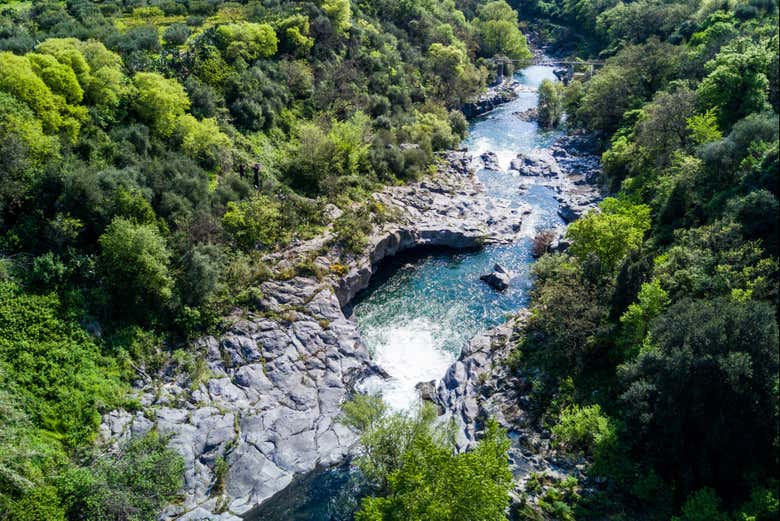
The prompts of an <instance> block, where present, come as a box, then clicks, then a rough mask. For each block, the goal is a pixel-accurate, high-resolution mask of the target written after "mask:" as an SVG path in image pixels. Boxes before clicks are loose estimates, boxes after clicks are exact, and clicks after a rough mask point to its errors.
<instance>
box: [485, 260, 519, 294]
mask: <svg viewBox="0 0 780 521" xmlns="http://www.w3.org/2000/svg"><path fill="white" fill-rule="evenodd" d="M479 280H481V281H483V282H485V283H487V285H488V286H490V287H491V288H493V289H495V290H498V291H504V290H505V289H507V288H508V287H509V282H510V280H511V276H510V275H509V273H508V272H507V271H506V270H505V269H504V268H503V266H501V265H500V264H496V265H495V266H493V272H492V273H488V274H486V275H482V276H481V277H480V278H479Z"/></svg>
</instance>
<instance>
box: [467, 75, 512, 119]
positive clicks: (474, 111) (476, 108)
mask: <svg viewBox="0 0 780 521" xmlns="http://www.w3.org/2000/svg"><path fill="white" fill-rule="evenodd" d="M520 88H521V86H520V83H519V82H518V81H517V80H515V79H514V78H507V79H505V80H504V81H503V82H502V83H499V84H498V85H495V86H492V87H490V88H489V89H488V90H487V91H486V92H485V93H484V94H482V95H481V96H480V97H479V98H478V99H477V100H476V101H473V102H471V103H466V104H464V105H463V107H462V108H461V110H462V111H463V114H465V115H466V117H467V118H475V117H477V116H481V115H483V114H487V113H488V112H490V111H491V110H494V109H495V108H496V107H498V106H500V105H503V104H504V103H507V102H508V101H512V100H513V99H515V98H516V97H517V93H518V92H519V90H520Z"/></svg>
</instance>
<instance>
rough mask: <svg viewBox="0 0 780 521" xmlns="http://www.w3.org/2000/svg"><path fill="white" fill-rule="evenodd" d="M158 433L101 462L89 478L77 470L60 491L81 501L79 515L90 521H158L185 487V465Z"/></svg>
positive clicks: (65, 479)
mask: <svg viewBox="0 0 780 521" xmlns="http://www.w3.org/2000/svg"><path fill="white" fill-rule="evenodd" d="M167 445H168V440H167V439H166V438H164V437H162V436H160V435H158V434H157V433H155V432H154V431H152V432H150V433H148V434H146V435H144V436H141V437H138V438H135V439H131V440H130V441H128V442H127V443H126V444H125V445H124V446H123V447H122V450H121V451H120V452H119V453H117V454H113V455H111V456H102V457H99V458H98V459H97V460H96V461H95V463H94V464H93V465H92V467H91V468H90V469H89V473H85V472H84V471H83V470H81V469H76V470H73V471H71V472H70V473H68V474H66V475H65V476H64V477H63V478H61V481H62V483H60V486H61V487H62V488H63V489H64V490H65V491H66V492H67V493H69V494H74V495H75V498H74V500H73V502H72V503H71V505H70V508H71V510H72V511H73V512H77V513H78V515H80V516H83V519H86V520H89V521H91V520H95V521H97V520H99V519H100V520H102V519H133V520H138V521H153V520H154V519H157V514H158V512H159V511H160V509H161V508H162V507H164V506H165V505H166V504H167V503H169V502H171V501H172V500H174V499H175V498H176V497H177V496H178V494H179V491H180V490H181V488H182V486H183V484H184V477H183V474H184V460H183V459H182V457H181V456H180V455H179V454H178V453H177V452H175V451H174V450H173V449H170V448H168V446H167Z"/></svg>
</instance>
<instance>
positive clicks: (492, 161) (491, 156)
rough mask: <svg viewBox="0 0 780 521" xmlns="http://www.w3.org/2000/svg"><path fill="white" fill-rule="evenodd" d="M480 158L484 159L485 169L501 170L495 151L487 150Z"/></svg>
mask: <svg viewBox="0 0 780 521" xmlns="http://www.w3.org/2000/svg"><path fill="white" fill-rule="evenodd" d="M479 158H480V159H481V160H482V164H483V165H484V168H485V170H492V171H493V172H500V171H501V167H500V166H499V164H498V156H497V155H496V153H495V152H485V153H484V154H482V155H481V156H479Z"/></svg>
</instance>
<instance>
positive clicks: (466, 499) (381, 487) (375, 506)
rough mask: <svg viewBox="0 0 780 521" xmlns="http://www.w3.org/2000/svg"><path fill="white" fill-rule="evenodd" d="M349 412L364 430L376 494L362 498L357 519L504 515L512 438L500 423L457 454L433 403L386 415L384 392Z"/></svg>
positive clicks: (364, 467) (363, 464)
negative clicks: (437, 419) (437, 422)
mask: <svg viewBox="0 0 780 521" xmlns="http://www.w3.org/2000/svg"><path fill="white" fill-rule="evenodd" d="M345 413H346V419H345V421H346V423H347V424H349V425H352V426H353V427H355V428H358V429H359V430H360V432H361V443H362V444H363V446H364V449H365V454H364V456H363V457H361V458H360V459H359V462H358V465H359V467H360V469H361V471H362V472H363V473H364V475H365V476H367V477H368V478H369V482H370V483H371V484H372V485H374V487H375V489H374V490H375V493H376V497H366V498H364V499H363V501H362V504H361V507H360V510H359V511H358V512H357V514H356V515H355V519H356V520H357V521H381V520H388V521H390V520H393V519H441V520H446V519H463V520H485V521H500V520H503V519H505V516H504V512H505V510H506V508H507V507H508V505H509V490H510V489H511V487H512V473H511V472H510V470H509V464H508V459H507V449H508V448H509V439H508V438H507V437H506V434H505V433H504V431H502V430H501V429H500V428H499V427H498V425H497V424H496V422H495V421H489V422H488V423H487V425H486V427H485V431H484V435H483V437H482V439H481V440H480V441H479V443H478V444H477V446H476V447H475V448H474V449H473V450H471V451H469V452H464V453H460V454H454V453H453V447H452V445H451V444H450V443H448V442H447V441H446V440H448V439H449V437H448V436H447V435H446V432H445V431H444V430H443V429H441V428H440V427H439V428H437V427H435V426H434V420H435V412H434V411H433V408H432V406H430V405H428V406H423V407H422V408H421V409H420V411H419V412H417V413H416V414H415V415H413V416H410V415H407V414H402V413H395V414H390V415H388V414H386V409H385V407H384V405H383V404H382V402H381V398H379V397H360V398H358V399H357V401H356V402H354V403H352V404H346V405H345Z"/></svg>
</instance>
